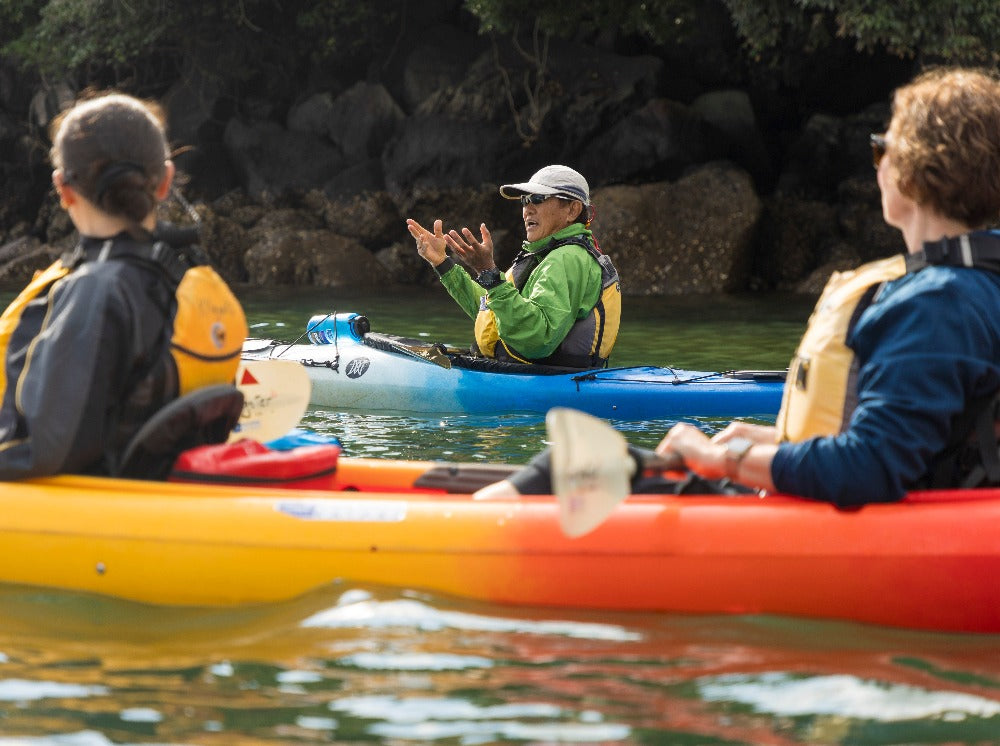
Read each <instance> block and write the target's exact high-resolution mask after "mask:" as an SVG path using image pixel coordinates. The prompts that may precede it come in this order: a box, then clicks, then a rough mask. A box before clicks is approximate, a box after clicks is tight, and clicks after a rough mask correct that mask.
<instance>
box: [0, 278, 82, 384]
mask: <svg viewBox="0 0 1000 746" xmlns="http://www.w3.org/2000/svg"><path fill="white" fill-rule="evenodd" d="M69 272H70V270H69V268H68V267H66V266H65V265H64V264H63V262H62V260H61V259H57V260H56V261H55V262H53V263H52V264H50V265H49V266H48V267H47V268H46V269H44V270H38V271H37V272H35V275H34V277H32V278H31V282H29V283H28V284H27V286H25V288H24V289H23V290H22V291H21V292H20V293H19V294H18V296H17V297H16V298H15V299H14V300H13V301H11V303H10V305H9V306H7V308H6V309H5V310H4V312H3V314H2V315H0V401H2V400H3V397H4V394H5V393H6V391H7V348H8V347H9V346H10V337H11V335H12V334H13V333H14V329H16V328H17V325H18V323H19V322H20V321H21V314H23V313H24V309H25V307H26V306H27V305H28V304H29V303H30V302H31V301H33V300H34V299H35V298H37V297H38V296H39V295H41V294H42V293H43V292H48V288H49V287H50V286H51V285H52V284H53V283H54V282H55V281H56V280H59V279H60V278H62V277H65V276H66V275H68V274H69Z"/></svg>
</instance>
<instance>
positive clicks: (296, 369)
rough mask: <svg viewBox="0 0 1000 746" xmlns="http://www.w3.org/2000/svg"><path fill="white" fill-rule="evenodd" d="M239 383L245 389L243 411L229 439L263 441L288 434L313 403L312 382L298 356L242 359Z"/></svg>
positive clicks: (237, 375) (237, 374)
mask: <svg viewBox="0 0 1000 746" xmlns="http://www.w3.org/2000/svg"><path fill="white" fill-rule="evenodd" d="M236 385H237V387H238V388H239V390H240V391H242V392H243V412H242V413H241V414H240V421H239V422H238V423H237V425H236V427H235V428H233V432H232V434H230V436H229V441H230V442H232V441H234V440H239V439H240V438H250V439H251V440H256V441H259V442H261V443H263V442H266V441H268V440H274V439H275V438H280V437H282V436H283V435H286V434H287V433H288V431H289V430H291V429H292V428H294V427H296V426H297V425H298V424H299V420H301V419H302V415H303V414H305V412H306V408H307V407H308V406H309V395H310V393H311V392H312V384H311V382H310V381H309V375H308V374H307V373H306V369H305V367H303V365H302V363H300V362H298V361H297V360H276V359H274V358H270V359H267V360H242V361H240V367H239V368H238V369H237V371H236Z"/></svg>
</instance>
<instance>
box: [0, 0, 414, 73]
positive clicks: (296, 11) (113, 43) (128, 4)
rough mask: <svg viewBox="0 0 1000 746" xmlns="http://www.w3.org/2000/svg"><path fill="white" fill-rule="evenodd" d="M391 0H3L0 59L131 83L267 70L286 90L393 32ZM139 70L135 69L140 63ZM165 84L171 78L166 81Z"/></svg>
mask: <svg viewBox="0 0 1000 746" xmlns="http://www.w3.org/2000/svg"><path fill="white" fill-rule="evenodd" d="M393 6H394V4H393V3H391V2H389V0H377V2H366V3H358V2H353V1H350V0H215V1H214V2H187V1H185V0H0V53H2V54H4V55H5V56H7V57H8V58H12V59H14V60H16V61H18V62H20V63H21V64H22V65H23V66H24V67H25V68H31V69H36V70H38V71H39V72H40V73H41V74H42V75H45V76H49V77H57V76H58V77H68V78H71V79H72V78H76V79H77V80H78V82H80V83H83V84H88V83H91V82H94V78H98V79H100V81H101V82H102V83H103V84H118V83H120V82H122V80H132V82H133V83H134V84H135V85H137V86H138V87H142V86H143V85H147V86H154V85H155V84H156V81H155V80H143V81H135V80H134V77H133V76H135V75H136V71H137V70H138V69H139V68H142V69H144V70H145V74H146V75H147V76H148V75H150V74H151V73H150V70H151V69H152V70H154V71H155V69H156V67H157V64H153V65H150V61H151V60H152V61H155V62H157V63H158V64H160V65H162V64H167V65H171V66H172V67H173V70H174V73H177V72H179V71H184V70H188V69H190V67H191V66H192V65H201V66H204V67H209V66H211V67H212V68H214V69H216V70H225V71H226V73H227V75H228V76H230V77H231V78H233V79H235V80H239V79H240V78H244V79H247V78H250V77H253V76H254V75H256V74H260V73H262V72H263V73H267V72H268V71H274V70H283V71H284V75H280V74H279V76H278V77H279V78H280V79H281V80H282V82H283V84H287V75H288V74H290V73H292V72H294V71H295V69H296V66H297V65H301V64H302V61H303V60H306V61H312V62H313V63H315V62H316V61H318V60H320V59H322V58H323V57H324V56H327V55H330V54H333V53H334V52H340V51H345V50H346V51H351V49H352V48H358V47H360V46H363V45H364V44H366V43H367V44H374V43H376V40H375V39H374V38H373V37H374V36H375V35H378V34H386V33H389V32H390V30H391V23H387V22H386V21H387V20H389V21H390V22H391V20H392V18H393V12H392V10H393ZM140 63H141V64H140ZM165 77H167V78H169V77H171V76H170V75H169V74H168V75H166V76H165Z"/></svg>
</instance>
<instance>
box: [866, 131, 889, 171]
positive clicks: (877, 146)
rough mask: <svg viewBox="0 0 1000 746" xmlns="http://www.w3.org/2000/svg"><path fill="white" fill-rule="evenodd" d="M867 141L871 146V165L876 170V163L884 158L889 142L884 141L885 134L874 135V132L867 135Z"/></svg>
mask: <svg viewBox="0 0 1000 746" xmlns="http://www.w3.org/2000/svg"><path fill="white" fill-rule="evenodd" d="M868 141H869V142H870V143H871V146H872V165H873V166H874V167H875V169H876V170H878V164H880V163H881V162H882V159H883V158H885V151H886V148H888V147H889V143H887V142H886V140H885V135H876V134H874V133H873V134H871V135H869V136H868Z"/></svg>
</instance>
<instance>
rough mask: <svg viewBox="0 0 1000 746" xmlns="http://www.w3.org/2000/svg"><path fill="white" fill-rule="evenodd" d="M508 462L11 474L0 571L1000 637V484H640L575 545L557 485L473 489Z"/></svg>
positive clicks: (198, 600)
mask: <svg viewBox="0 0 1000 746" xmlns="http://www.w3.org/2000/svg"><path fill="white" fill-rule="evenodd" d="M491 468H492V467H470V466H468V465H465V466H459V465H449V464H442V463H437V462H404V461H383V460H372V459H350V458H342V459H340V463H339V465H338V467H337V471H336V473H335V474H334V475H333V476H331V477H329V478H328V484H327V486H326V488H323V489H303V490H280V489H274V488H269V487H262V486H218V485H206V484H175V483H160V482H139V481H129V480H120V479H104V478H97V477H78V476H60V477H52V478H46V479H37V480H31V481H25V482H17V483H8V484H6V485H4V487H3V489H2V490H0V582H6V583H21V584H31V585H36V586H44V587H50V588H59V589H69V590H74V591H85V592H94V593H102V594H108V595H112V596H118V597H122V598H127V599H134V600H137V601H142V602H148V603H153V604H172V605H223V604H248V603H263V602H273V601H281V600H284V599H289V598H292V597H295V596H298V595H300V594H303V593H306V592H308V591H310V590H313V589H315V588H318V587H320V586H324V585H328V584H334V583H339V584H361V585H367V584H373V585H387V586H394V587H402V588H408V589H414V590H425V591H430V592H434V593H439V594H448V595H453V596H456V597H465V598H470V599H477V600H481V601H487V602H494V603H500V604H519V605H530V606H546V607H576V608H594V609H613V610H642V611H663V612H684V613H697V614H717V613H726V614H781V615H792V616H802V617H814V618H828V619H845V620H855V621H859V622H869V623H875V624H882V625H891V626H898V627H912V628H921V629H937V630H951V631H969V632H1000V584H998V583H997V578H998V577H1000V489H984V490H967V491H957V490H956V491H939V492H924V493H914V494H913V495H911V496H910V497H908V498H907V500H905V501H904V502H902V503H896V504H888V505H869V506H866V507H864V508H862V509H859V510H852V511H842V510H838V509H836V508H834V507H832V506H830V505H826V504H822V503H816V502H811V501H807V500H802V499H798V498H794V497H786V496H768V497H765V498H759V497H756V496H750V497H722V496H683V497H677V496H652V495H635V496H631V497H629V498H627V499H626V500H625V501H624V502H623V503H622V504H621V505H620V506H618V508H617V509H616V510H615V511H614V512H613V513H612V514H611V516H610V517H609V518H608V519H607V520H606V521H605V522H604V523H603V524H602V525H600V526H599V527H598V528H596V529H595V530H594V531H592V532H591V533H589V534H587V535H585V536H582V537H580V538H568V537H566V536H565V535H563V533H562V532H561V530H560V528H559V519H558V506H557V503H556V501H555V499H554V498H553V497H551V496H533V497H522V498H520V499H502V500H490V501H475V500H472V499H471V498H470V497H469V495H468V494H466V493H467V492H468V491H469V487H464V486H463V485H464V484H466V483H468V481H469V475H470V474H471V475H472V477H471V479H472V481H473V482H474V481H476V480H479V481H482V479H483V478H484V477H490V478H491V477H492V476H502V475H503V472H504V469H503V467H497V468H496V470H495V471H496V473H495V474H493V473H492V472H490V469H491ZM484 471H485V473H483V472H484ZM463 480H465V481H463ZM456 489H457V490H459V491H458V492H455V491H454V490H456ZM449 490H451V491H450V492H449ZM463 490H464V492H463Z"/></svg>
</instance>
